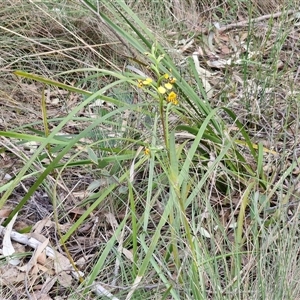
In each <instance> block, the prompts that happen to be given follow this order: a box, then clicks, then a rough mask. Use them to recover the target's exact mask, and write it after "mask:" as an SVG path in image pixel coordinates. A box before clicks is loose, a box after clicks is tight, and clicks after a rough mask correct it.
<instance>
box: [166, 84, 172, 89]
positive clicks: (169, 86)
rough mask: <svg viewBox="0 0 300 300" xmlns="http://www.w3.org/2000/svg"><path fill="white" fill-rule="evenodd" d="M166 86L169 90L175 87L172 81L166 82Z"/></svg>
mask: <svg viewBox="0 0 300 300" xmlns="http://www.w3.org/2000/svg"><path fill="white" fill-rule="evenodd" d="M165 88H166V89H167V90H171V89H172V88H173V85H172V84H171V83H166V84H165Z"/></svg>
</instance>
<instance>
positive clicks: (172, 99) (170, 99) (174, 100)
mask: <svg viewBox="0 0 300 300" xmlns="http://www.w3.org/2000/svg"><path fill="white" fill-rule="evenodd" d="M167 101H168V102H171V103H173V104H174V105H177V104H178V99H177V94H176V93H174V92H171V93H170V94H169V95H168V97H167Z"/></svg>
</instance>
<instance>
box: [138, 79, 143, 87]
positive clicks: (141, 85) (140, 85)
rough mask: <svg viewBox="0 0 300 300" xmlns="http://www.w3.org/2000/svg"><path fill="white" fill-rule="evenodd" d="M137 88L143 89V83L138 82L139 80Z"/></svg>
mask: <svg viewBox="0 0 300 300" xmlns="http://www.w3.org/2000/svg"><path fill="white" fill-rule="evenodd" d="M138 87H139V88H142V87H143V81H142V80H140V79H139V80H138Z"/></svg>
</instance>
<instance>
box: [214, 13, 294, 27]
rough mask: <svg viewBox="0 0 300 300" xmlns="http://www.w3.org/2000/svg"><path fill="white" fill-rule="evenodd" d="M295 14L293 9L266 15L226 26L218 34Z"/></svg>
mask: <svg viewBox="0 0 300 300" xmlns="http://www.w3.org/2000/svg"><path fill="white" fill-rule="evenodd" d="M294 13H296V10H292V9H290V10H287V11H280V12H277V13H275V14H268V15H264V16H261V17H258V18H253V19H250V20H245V21H241V22H237V23H232V24H228V25H224V26H222V27H219V28H217V30H218V32H223V31H226V30H229V29H232V28H237V27H245V26H248V25H249V24H252V23H257V22H261V21H264V20H268V19H270V18H278V17H280V16H281V15H283V14H286V15H291V14H294Z"/></svg>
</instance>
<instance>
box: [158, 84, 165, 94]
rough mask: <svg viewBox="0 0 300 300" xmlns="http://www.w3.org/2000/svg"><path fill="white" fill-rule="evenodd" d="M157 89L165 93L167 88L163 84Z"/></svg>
mask: <svg viewBox="0 0 300 300" xmlns="http://www.w3.org/2000/svg"><path fill="white" fill-rule="evenodd" d="M157 91H158V92H159V93H160V94H164V93H165V92H166V89H165V88H164V87H163V86H160V87H159V88H158V89H157Z"/></svg>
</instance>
